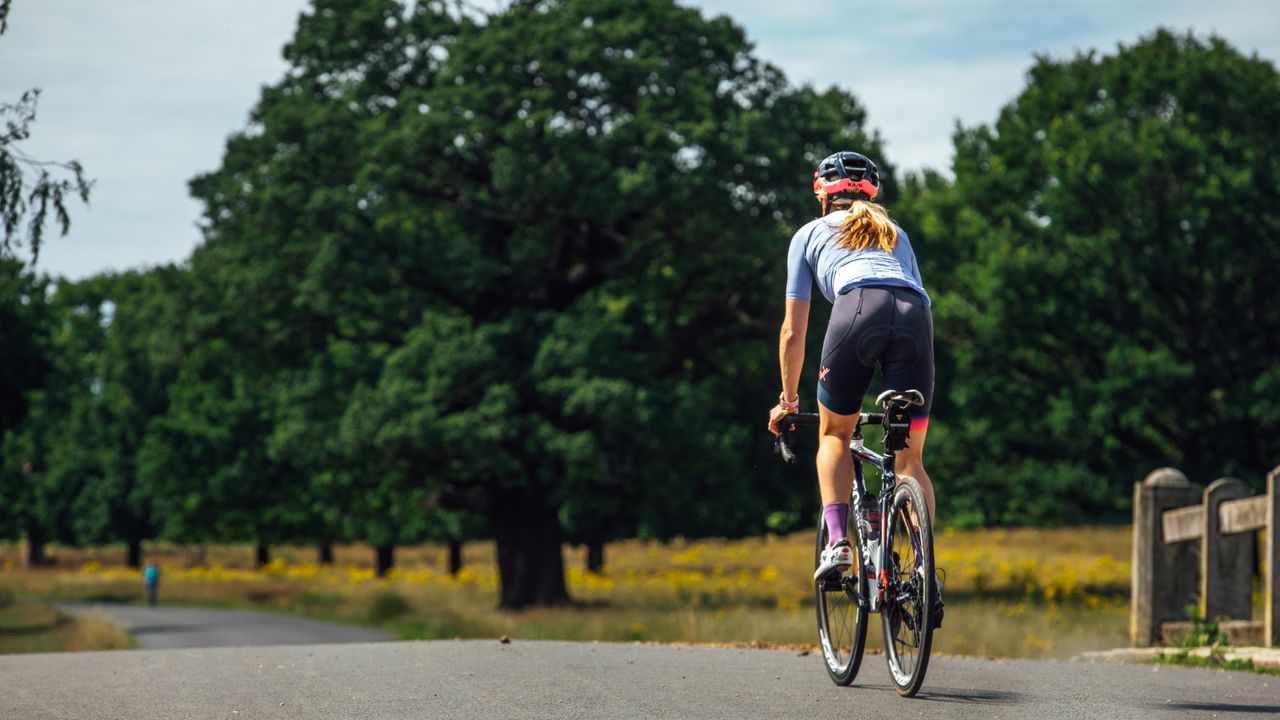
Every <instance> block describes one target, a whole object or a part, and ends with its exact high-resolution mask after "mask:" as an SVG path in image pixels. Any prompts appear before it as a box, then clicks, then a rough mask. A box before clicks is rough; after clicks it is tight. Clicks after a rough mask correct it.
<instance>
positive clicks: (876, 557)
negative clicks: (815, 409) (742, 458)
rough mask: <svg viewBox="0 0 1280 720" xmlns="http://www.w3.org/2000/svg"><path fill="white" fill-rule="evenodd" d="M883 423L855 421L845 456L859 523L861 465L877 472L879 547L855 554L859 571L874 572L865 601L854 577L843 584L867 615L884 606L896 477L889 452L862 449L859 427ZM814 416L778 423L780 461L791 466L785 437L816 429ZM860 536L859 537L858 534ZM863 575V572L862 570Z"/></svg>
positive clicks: (874, 418)
mask: <svg viewBox="0 0 1280 720" xmlns="http://www.w3.org/2000/svg"><path fill="white" fill-rule="evenodd" d="M883 422H884V413H862V415H861V417H859V418H858V426H857V427H856V428H854V430H853V437H852V438H850V440H849V452H850V453H852V455H853V488H852V491H851V493H850V495H851V497H850V501H849V512H850V513H852V514H853V515H852V516H853V517H854V518H856V519H857V522H859V523H861V522H862V507H863V504H864V503H865V502H866V500H867V498H869V497H871V495H870V493H868V492H867V485H866V481H865V477H864V475H863V469H862V465H863V463H866V464H868V465H872V466H874V467H875V468H877V469H878V470H880V480H881V482H880V492H879V494H878V495H876V496H875V502H876V504H877V505H878V506H879V509H880V528H879V530H880V543H879V547H877V548H872V547H870V544H871V543H870V542H869V541H865V538H864V542H859V543H858V552H859V555H860V557H861V558H862V567H863V568H864V569H865V568H867V567H871V568H873V569H874V570H875V572H874V573H872V574H871V577H870V578H868V587H867V590H868V595H869V597H866V598H864V597H861V596H860V595H859V594H858V591H857V580H856V578H855V577H852V576H846V577H845V579H844V581H843V583H844V585H843V587H844V591H845V592H846V593H847V594H848V595H849V597H851V598H853V600H854V601H855V602H856V603H857V604H858V606H859V607H864V606H865V607H867V609H868V610H870V611H871V612H880V610H881V609H882V608H883V607H884V604H885V590H886V589H887V587H888V585H889V580H888V574H887V572H886V571H885V568H886V566H887V564H888V563H887V562H886V561H887V559H888V556H887V550H886V543H885V537H886V536H887V533H888V529H889V528H888V524H889V521H890V520H891V518H890V517H889V502H890V500H892V499H893V490H894V488H895V487H896V485H897V478H898V476H897V473H896V472H895V470H894V465H895V460H896V454H895V453H894V452H893V451H892V450H890V451H889V452H888V453H886V454H884V455H881V454H880V453H877V452H875V451H872V450H868V449H867V448H866V446H865V445H864V438H863V436H862V426H863V425H881V424H883ZM817 424H818V416H817V414H814V413H803V414H794V415H788V416H786V417H785V418H784V419H783V420H782V421H781V423H780V426H781V427H780V429H781V430H782V432H781V433H780V434H779V435H778V444H777V449H778V452H779V453H780V454H781V455H782V458H783V460H785V461H786V462H788V463H794V462H795V454H794V453H792V452H791V449H790V447H789V446H788V443H787V439H786V437H787V435H789V434H790V430H791V429H792V428H794V427H796V426H798V425H817ZM859 535H860V536H861V535H862V533H859ZM864 572H865V570H864Z"/></svg>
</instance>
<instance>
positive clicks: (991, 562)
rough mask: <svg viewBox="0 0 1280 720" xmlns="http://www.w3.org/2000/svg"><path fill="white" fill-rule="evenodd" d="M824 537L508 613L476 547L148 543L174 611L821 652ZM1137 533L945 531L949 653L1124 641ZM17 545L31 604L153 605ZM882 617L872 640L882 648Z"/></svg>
mask: <svg viewBox="0 0 1280 720" xmlns="http://www.w3.org/2000/svg"><path fill="white" fill-rule="evenodd" d="M811 542H812V539H811V536H809V535H807V534H798V535H793V536H788V537H776V536H768V537H761V538H752V539H746V540H736V541H696V542H683V541H676V542H672V543H667V544H662V543H656V542H641V541H629V542H622V543H616V544H613V545H610V546H609V547H608V556H607V560H608V564H607V571H606V572H605V573H604V574H601V575H592V574H588V573H586V572H583V571H581V570H580V568H582V566H583V560H584V558H583V552H582V550H581V549H577V548H567V549H566V553H565V555H566V557H565V560H566V563H567V564H568V567H569V570H568V581H569V586H570V592H571V594H572V595H573V597H574V599H575V600H576V601H578V604H577V605H576V606H574V607H570V608H552V609H537V610H529V611H525V612H518V613H511V612H500V611H498V610H496V608H495V604H496V593H497V584H498V579H497V574H496V570H495V567H494V563H493V548H492V545H490V544H488V543H473V544H469V545H468V546H467V547H466V549H465V554H464V557H465V564H466V566H465V568H464V569H463V571H462V572H461V573H459V574H458V575H457V576H456V577H452V576H450V575H448V574H447V573H445V572H444V571H443V568H444V566H445V551H444V549H443V548H439V547H434V546H421V547H414V548H403V549H400V550H398V552H397V558H396V559H397V563H398V566H397V569H396V570H395V571H393V573H392V575H391V576H390V577H389V578H385V579H378V578H375V577H374V576H373V572H372V568H371V562H372V558H373V552H372V550H370V549H369V548H367V547H363V546H352V547H340V548H337V553H336V555H337V557H336V560H337V562H336V564H335V565H333V566H323V565H317V564H315V562H314V559H315V552H314V550H313V549H311V548H273V553H274V560H273V561H272V563H271V564H270V565H268V566H267V567H265V568H263V569H261V570H254V569H253V568H252V551H251V548H248V547H237V546H213V547H209V548H208V549H207V551H206V553H205V557H204V564H198V561H197V557H198V556H197V555H196V554H195V553H193V552H192V550H191V549H189V548H182V547H173V546H165V545H156V546H149V547H148V548H147V557H148V559H149V560H154V561H157V562H159V563H160V565H161V567H162V575H161V578H162V579H161V598H162V602H170V603H182V604H206V605H223V606H247V607H257V608H261V609H267V610H274V611H280V612H288V613H297V614H302V615H308V616H312V617H319V618H326V619H336V620H343V621H347V622H357V623H363V624H370V625H376V626H380V627H385V628H388V629H390V630H392V631H393V632H396V633H397V634H399V635H400V636H401V637H405V638H454V637H463V638H476V637H479V638H484V637H497V636H500V635H508V636H510V637H512V638H557V639H571V640H602V641H658V642H686V643H741V644H781V645H794V646H806V647H807V646H812V645H813V644H814V642H815V637H816V631H815V623H814V611H813V599H812V594H811V593H812V589H811V580H810V573H811V572H812V570H811V568H812V553H813V549H812V546H811ZM1129 543H1130V540H1129V529H1128V528H1127V527H1101V528H1071V529H1061V530H978V531H963V532H954V531H948V532H944V533H942V534H941V535H940V536H939V538H938V542H937V546H938V564H939V566H941V567H942V568H944V569H945V570H946V571H947V582H946V597H947V616H946V624H945V626H944V628H943V629H942V630H941V631H940V632H939V634H938V635H937V636H936V640H935V643H936V644H935V648H936V649H937V650H938V651H939V652H943V653H952V654H965V655H982V656H997V657H1035V658H1061V657H1070V656H1072V655H1075V654H1077V653H1079V652H1081V651H1084V650H1092V649H1106V648H1112V647H1120V646H1123V645H1125V644H1126V643H1127V613H1128V585H1129ZM19 550H20V549H19V548H18V547H16V546H0V587H5V588H8V589H9V590H10V592H12V593H14V594H16V595H17V596H19V597H24V598H75V599H100V600H116V601H140V600H141V598H142V583H141V578H140V576H139V574H138V572H137V571H134V570H131V569H128V568H125V567H122V566H121V564H120V562H121V559H122V557H123V551H122V550H121V549H119V548H97V549H73V548H55V549H54V557H55V559H56V560H57V563H58V564H57V566H56V567H54V568H51V569H39V570H24V569H20V568H19V567H18V563H17V561H18V559H19V557H20V555H19ZM877 623H878V617H877V616H875V615H873V616H872V632H871V633H870V634H869V638H870V640H871V646H872V647H878V646H879V645H880V639H879V636H880V632H879V626H878V624H877Z"/></svg>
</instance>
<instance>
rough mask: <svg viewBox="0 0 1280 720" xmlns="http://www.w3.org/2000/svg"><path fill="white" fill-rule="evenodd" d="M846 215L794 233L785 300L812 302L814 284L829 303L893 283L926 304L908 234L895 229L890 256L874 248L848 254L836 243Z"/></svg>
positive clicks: (820, 220)
mask: <svg viewBox="0 0 1280 720" xmlns="http://www.w3.org/2000/svg"><path fill="white" fill-rule="evenodd" d="M848 216H849V213H848V212H847V211H845V210H837V211H836V212H833V213H831V214H830V215H827V216H826V217H820V218H818V219H816V220H814V221H813V222H810V223H809V224H807V225H805V226H804V227H802V228H800V229H799V230H798V231H796V234H795V235H794V236H793V237H792V238H791V249H790V250H789V251H788V252H787V297H789V298H796V299H797V300H808V299H810V296H811V290H812V287H813V283H814V282H815V281H816V282H817V283H818V289H819V290H821V291H822V295H823V297H825V298H826V299H827V300H828V301H830V302H835V299H836V296H837V295H840V294H842V293H845V292H848V291H849V290H851V289H853V288H856V287H862V286H866V285H896V286H899V287H906V288H911V289H912V290H915V291H916V292H918V293H920V294H921V295H923V296H924V300H925V302H926V303H929V302H930V301H929V293H927V292H925V289H924V281H923V280H921V279H920V265H919V263H917V262H916V254H915V252H914V251H913V250H912V249H911V240H910V238H908V237H907V232H906V231H905V230H903V229H902V228H901V227H898V242H897V244H896V245H894V247H893V252H891V253H887V252H885V251H883V250H880V249H878V248H873V249H869V250H848V249H846V248H843V247H841V246H840V244H839V243H837V242H836V233H837V232H839V230H840V226H841V225H842V224H843V223H844V220H845V218H847V217H848Z"/></svg>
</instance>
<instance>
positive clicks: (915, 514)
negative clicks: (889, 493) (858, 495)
mask: <svg viewBox="0 0 1280 720" xmlns="http://www.w3.org/2000/svg"><path fill="white" fill-rule="evenodd" d="M887 542H888V545H887V547H886V548H885V558H886V567H885V572H886V575H887V581H888V582H887V587H886V588H885V603H884V607H883V608H882V609H881V611H880V618H881V621H882V623H883V625H884V646H885V658H886V660H888V662H889V674H890V675H891V676H893V684H894V686H895V687H896V688H897V690H898V694H899V695H902V696H903V697H911V696H912V695H915V694H916V693H917V692H919V691H920V686H921V685H923V684H924V674H925V670H926V669H927V668H928V667H929V649H930V647H931V646H932V643H933V624H934V605H933V603H934V598H935V597H937V588H936V587H935V585H936V580H935V576H934V566H933V525H932V523H931V522H930V521H929V508H928V506H927V505H925V502H924V492H923V491H922V490H921V489H920V483H918V482H917V481H916V480H915V478H911V477H900V478H898V484H897V486H896V487H895V488H894V490H893V498H892V501H891V502H890V504H889V523H888V539H887Z"/></svg>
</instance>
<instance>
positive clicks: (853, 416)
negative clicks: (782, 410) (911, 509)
mask: <svg viewBox="0 0 1280 720" xmlns="http://www.w3.org/2000/svg"><path fill="white" fill-rule="evenodd" d="M889 298H890V295H889V293H888V291H886V290H883V289H877V288H855V289H853V290H851V291H849V292H847V293H845V294H843V295H839V296H837V297H836V301H835V304H834V306H833V307H832V308H831V321H830V323H829V324H828V325H827V334H826V338H825V339H824V340H823V343H822V363H821V366H820V370H819V372H818V414H819V418H820V422H819V428H818V458H817V470H818V485H819V489H820V491H821V494H822V504H823V507H826V506H828V505H831V504H832V503H848V502H849V493H850V490H851V488H852V485H853V459H852V458H851V456H850V454H849V439H850V438H851V437H852V436H853V431H854V430H855V429H856V428H857V427H858V416H859V415H860V414H861V413H860V411H861V407H862V397H863V396H864V395H866V394H867V389H868V388H869V387H871V378H872V376H873V375H874V373H875V359H876V357H878V356H879V353H880V351H881V350H882V349H883V347H884V346H885V345H886V344H887V343H888V341H889V329H888V320H889V319H890V316H891V313H892V311H893V306H892V303H891V302H887V300H888V299H889Z"/></svg>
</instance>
